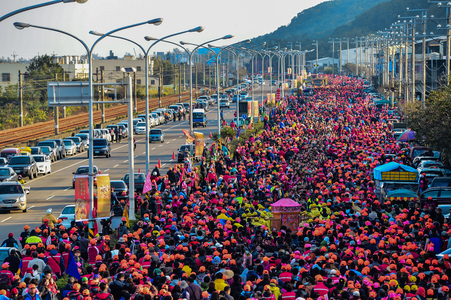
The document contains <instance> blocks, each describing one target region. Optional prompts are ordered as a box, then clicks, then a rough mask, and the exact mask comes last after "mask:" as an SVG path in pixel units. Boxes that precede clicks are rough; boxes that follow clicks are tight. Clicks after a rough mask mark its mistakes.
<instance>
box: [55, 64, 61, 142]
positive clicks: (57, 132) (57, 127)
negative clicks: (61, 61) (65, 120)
mask: <svg viewBox="0 0 451 300" xmlns="http://www.w3.org/2000/svg"><path fill="white" fill-rule="evenodd" d="M55 81H58V73H55ZM53 113H54V114H55V134H59V133H60V131H59V123H60V113H59V106H55V107H54V108H53Z"/></svg>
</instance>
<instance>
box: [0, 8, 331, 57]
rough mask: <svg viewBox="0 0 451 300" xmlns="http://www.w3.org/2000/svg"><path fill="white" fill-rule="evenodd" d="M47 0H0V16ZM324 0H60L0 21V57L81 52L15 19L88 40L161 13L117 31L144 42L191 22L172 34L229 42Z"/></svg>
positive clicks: (101, 50)
mask: <svg viewBox="0 0 451 300" xmlns="http://www.w3.org/2000/svg"><path fill="white" fill-rule="evenodd" d="M46 1H49V0H13V1H11V0H0V16H2V15H5V14H7V13H9V12H11V11H14V10H16V9H19V8H21V7H25V6H29V5H33V4H37V3H42V2H46ZM323 1H324V0H277V1H270V0H263V1H257V0H228V1H217V0H213V1H211V0H210V1H207V0H188V1H187V0H172V1H171V0H169V1H151V0H88V2H86V3H84V4H78V3H59V4H54V5H51V6H48V7H44V8H38V9H35V10H31V11H28V12H24V13H21V14H18V15H15V16H13V17H11V18H9V19H6V20H5V21H3V22H1V23H0V45H1V46H0V57H1V56H5V57H8V56H9V57H11V55H12V54H13V52H15V53H16V54H17V55H18V56H19V57H25V58H31V57H34V56H35V55H37V54H38V53H39V54H44V53H47V54H53V53H55V54H56V55H80V54H85V51H84V48H83V47H82V45H81V44H79V43H78V42H77V41H76V40H74V39H72V38H70V37H66V36H64V35H62V34H59V33H55V32H51V31H47V30H41V29H35V28H28V29H24V30H17V29H16V28H15V27H14V26H13V23H14V22H26V23H30V24H34V25H40V26H45V27H52V28H58V29H61V30H64V31H68V32H70V33H72V34H74V35H76V36H78V37H79V38H81V39H82V40H84V41H85V42H86V43H87V44H88V45H90V44H92V43H93V42H94V40H95V37H94V36H92V35H89V34H88V33H89V31H90V30H96V31H100V32H107V31H109V30H112V29H115V28H118V27H121V26H125V25H129V24H134V23H139V22H143V21H146V20H150V19H154V18H158V17H161V18H164V22H163V24H161V25H160V26H154V25H143V26H140V27H136V28H133V29H128V30H125V31H122V32H121V35H122V36H124V37H127V38H130V39H133V40H135V41H137V42H138V43H140V44H141V45H143V46H145V48H146V47H148V46H149V44H150V43H149V42H146V41H145V40H144V38H143V37H144V36H145V35H150V36H153V37H156V38H160V37H163V36H165V35H169V34H172V33H175V32H180V31H184V30H187V29H190V28H193V27H196V26H200V25H202V26H204V27H205V30H204V32H202V33H187V34H184V35H182V36H179V37H176V38H173V39H172V41H174V42H179V41H180V40H184V41H188V42H192V43H203V42H205V41H208V40H212V39H215V38H218V37H221V36H224V35H227V34H233V35H235V37H234V38H233V39H230V40H227V41H225V42H224V43H222V44H221V43H217V44H218V45H224V44H227V43H234V42H238V41H240V40H244V39H247V38H252V37H257V36H259V35H262V34H265V33H269V32H272V31H274V30H275V29H277V28H278V27H279V26H281V25H287V24H288V23H289V22H290V20H291V18H292V17H293V16H295V15H296V14H297V13H298V12H300V11H302V10H304V9H306V8H309V7H311V6H314V5H316V4H318V3H320V2H323ZM133 48H135V50H136V52H137V53H139V52H138V51H140V50H139V49H138V48H136V46H134V45H132V44H130V43H127V42H125V41H120V40H117V39H105V40H103V41H101V42H100V43H99V44H98V46H97V47H96V49H95V50H94V53H98V54H99V55H101V56H107V55H108V52H109V50H113V52H114V53H115V55H118V56H123V55H124V53H125V52H130V53H133V52H134V51H133ZM172 49H173V47H171V46H170V45H168V44H166V45H165V44H164V43H160V44H159V45H156V46H155V47H154V48H153V49H152V50H151V53H152V52H153V51H169V50H172Z"/></svg>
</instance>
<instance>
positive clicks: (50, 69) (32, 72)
mask: <svg viewBox="0 0 451 300" xmlns="http://www.w3.org/2000/svg"><path fill="white" fill-rule="evenodd" d="M54 59H55V56H54V55H52V56H49V55H47V54H45V55H42V56H35V57H33V58H32V59H31V60H30V64H29V65H28V67H27V72H28V74H29V75H28V77H26V80H27V83H28V84H30V85H31V86H32V87H33V88H34V89H35V90H39V101H40V102H41V103H44V102H46V100H47V82H48V81H53V80H54V78H55V74H57V75H58V78H62V74H63V71H64V69H63V68H62V67H61V66H60V64H58V63H56V62H55V61H54Z"/></svg>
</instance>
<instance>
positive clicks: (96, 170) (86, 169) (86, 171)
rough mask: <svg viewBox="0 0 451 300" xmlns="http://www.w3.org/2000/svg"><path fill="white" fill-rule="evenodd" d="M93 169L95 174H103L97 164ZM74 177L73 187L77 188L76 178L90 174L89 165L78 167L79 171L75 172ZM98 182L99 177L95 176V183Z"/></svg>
mask: <svg viewBox="0 0 451 300" xmlns="http://www.w3.org/2000/svg"><path fill="white" fill-rule="evenodd" d="M92 170H93V173H94V174H101V172H100V170H99V168H97V166H92ZM72 174H74V178H73V179H72V187H73V188H75V178H76V177H77V176H80V175H88V174H89V166H80V167H78V168H77V171H75V172H73V173H72ZM96 184H97V177H96V176H94V185H96Z"/></svg>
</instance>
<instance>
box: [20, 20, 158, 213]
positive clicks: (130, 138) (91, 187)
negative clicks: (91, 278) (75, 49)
mask: <svg viewBox="0 0 451 300" xmlns="http://www.w3.org/2000/svg"><path fill="white" fill-rule="evenodd" d="M161 23H163V19H162V18H157V19H152V20H149V21H145V22H140V23H136V24H132V25H127V26H123V27H120V28H117V29H114V30H111V31H109V32H107V33H105V34H104V35H102V36H101V37H99V38H98V39H97V40H96V41H95V42H94V44H93V45H92V46H91V48H89V47H88V45H87V44H86V43H85V42H84V41H83V40H81V39H80V38H78V37H76V36H75V35H73V34H70V33H68V32H66V31H63V30H59V29H55V28H49V27H42V26H36V25H31V24H28V23H23V22H16V23H14V26H15V27H16V28H17V29H20V30H22V29H25V28H30V27H33V28H38V29H44V30H49V31H55V32H59V33H62V34H65V35H67V36H70V37H72V38H74V39H76V40H77V41H79V42H80V43H81V44H82V45H83V47H84V48H85V50H86V53H87V55H88V63H89V92H90V96H89V149H88V156H89V199H90V201H91V206H90V210H89V220H90V221H95V220H94V219H93V214H92V213H93V208H94V180H93V177H94V176H95V174H94V172H93V157H94V155H93V152H94V151H93V128H92V127H93V126H92V125H93V124H92V123H93V120H94V116H93V111H92V102H93V95H94V93H93V84H92V53H93V51H94V48H95V46H96V45H97V44H98V43H99V42H100V41H101V40H103V39H104V38H106V37H108V36H110V35H112V34H114V33H116V32H118V31H121V30H125V29H129V28H133V27H137V26H141V25H147V24H153V25H156V26H158V25H160V24H161ZM129 127H130V124H129ZM128 141H129V153H133V130H132V128H129V135H128ZM132 157H133V155H132ZM129 186H131V187H133V186H134V174H129ZM130 198H131V200H132V201H130V206H131V207H133V208H134V195H133V192H131V193H129V199H130ZM130 219H131V220H134V219H135V213H134V209H133V210H132V212H131V213H130Z"/></svg>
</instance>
